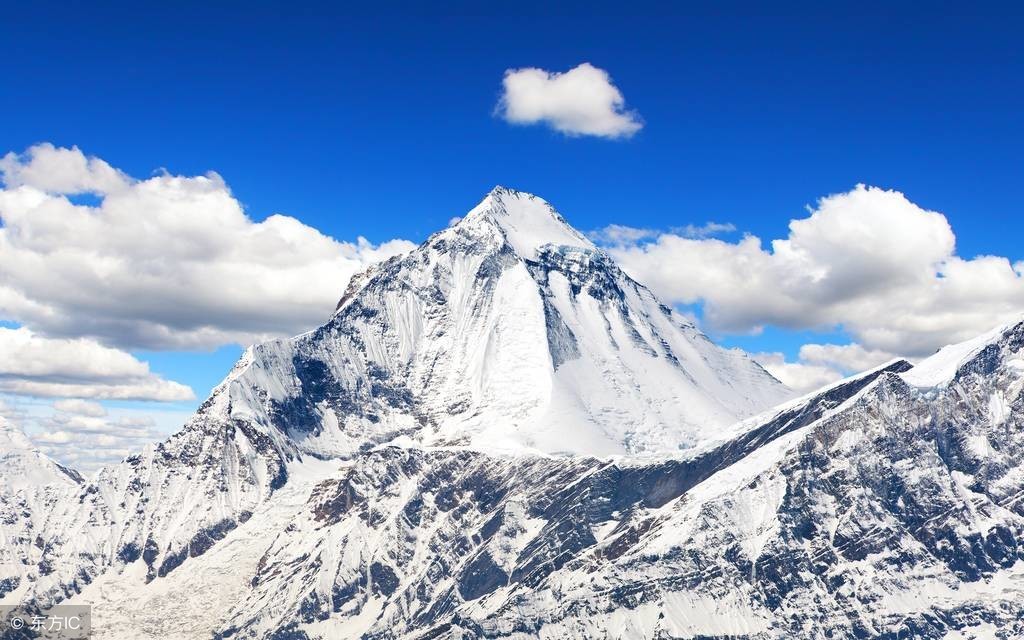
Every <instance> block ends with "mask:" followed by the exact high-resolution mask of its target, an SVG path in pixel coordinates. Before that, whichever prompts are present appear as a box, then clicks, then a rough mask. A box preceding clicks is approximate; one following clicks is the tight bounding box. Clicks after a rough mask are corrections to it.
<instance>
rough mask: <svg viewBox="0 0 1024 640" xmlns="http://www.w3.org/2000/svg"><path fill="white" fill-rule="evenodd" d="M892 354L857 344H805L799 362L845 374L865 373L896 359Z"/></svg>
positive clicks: (801, 349)
mask: <svg viewBox="0 0 1024 640" xmlns="http://www.w3.org/2000/svg"><path fill="white" fill-rule="evenodd" d="M897 357H898V356H896V355H895V354H893V353H889V352H888V351H880V350H877V349H865V348H864V347H862V346H861V345H859V344H842V345H840V344H805V345H803V346H802V347H800V360H801V361H802V362H807V363H811V364H815V365H821V366H827V367H833V368H835V369H838V370H840V371H843V372H845V373H857V372H858V371H866V370H868V369H872V368H874V367H877V366H878V365H880V364H885V363H886V362H889V361H890V360H894V359H896V358H897Z"/></svg>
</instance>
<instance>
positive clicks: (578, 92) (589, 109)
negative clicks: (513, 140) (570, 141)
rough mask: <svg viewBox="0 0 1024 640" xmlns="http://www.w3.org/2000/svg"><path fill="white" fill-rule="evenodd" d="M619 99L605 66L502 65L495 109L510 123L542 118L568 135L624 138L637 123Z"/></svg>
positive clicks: (541, 121)
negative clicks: (559, 69) (547, 67)
mask: <svg viewBox="0 0 1024 640" xmlns="http://www.w3.org/2000/svg"><path fill="white" fill-rule="evenodd" d="M625 105H626V99H625V98H624V97H623V96H622V92H621V91H619V89H618V88H617V87H616V86H615V85H614V84H612V81H611V77H610V76H609V75H608V72H607V71H605V70H604V69H599V68H597V67H595V66H594V65H592V64H590V63H588V62H584V63H583V64H581V65H579V66H578V67H575V68H573V69H570V70H569V71H566V72H564V73H558V72H552V71H545V70H544V69H537V68H532V67H531V68H525V69H509V70H507V71H506V72H505V77H504V79H503V80H502V95H501V99H500V100H499V102H498V107H497V109H496V113H497V114H498V115H499V116H500V117H502V118H504V119H505V121H507V122H509V123H512V124H521V125H530V124H546V125H548V126H550V127H551V128H552V129H554V130H555V131H558V132H560V133H564V134H565V135H568V136H597V137H601V138H628V137H630V136H632V135H633V134H635V133H636V132H637V131H639V130H640V129H641V128H642V127H643V123H642V122H641V121H640V116H639V114H637V113H636V112H635V111H629V110H627V109H626V107H625Z"/></svg>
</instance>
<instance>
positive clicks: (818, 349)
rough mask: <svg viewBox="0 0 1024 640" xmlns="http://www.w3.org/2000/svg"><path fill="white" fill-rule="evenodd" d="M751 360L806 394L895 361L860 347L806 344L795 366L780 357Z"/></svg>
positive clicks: (755, 356)
mask: <svg viewBox="0 0 1024 640" xmlns="http://www.w3.org/2000/svg"><path fill="white" fill-rule="evenodd" d="M751 357H752V358H753V359H754V360H755V361H757V362H758V363H759V364H760V365H761V366H762V367H764V368H765V369H766V370H767V371H768V372H769V373H771V374H772V375H773V376H775V377H776V378H778V379H779V380H781V381H782V383H783V384H785V385H786V386H788V387H789V388H791V389H793V390H795V391H798V392H800V393H807V392H810V391H814V390H815V389H820V388H821V387H823V386H825V385H827V384H830V383H832V382H835V381H836V380H839V379H841V378H845V377H846V376H849V375H852V374H854V373H859V372H861V371H866V370H868V369H872V368H874V367H877V366H879V365H882V364H885V363H886V362H889V361H891V360H894V359H896V358H897V356H896V355H894V354H892V353H889V352H887V351H879V350H871V349H865V348H864V347H862V346H861V345H859V344H856V343H851V344H805V345H803V346H801V347H800V353H799V357H798V360H797V361H796V362H790V361H788V360H786V357H785V355H784V354H782V353H775V352H773V353H754V354H751Z"/></svg>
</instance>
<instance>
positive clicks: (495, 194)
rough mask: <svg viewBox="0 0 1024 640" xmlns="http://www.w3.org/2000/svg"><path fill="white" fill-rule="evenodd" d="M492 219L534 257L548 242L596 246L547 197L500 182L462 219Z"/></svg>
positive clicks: (526, 254) (523, 252)
mask: <svg viewBox="0 0 1024 640" xmlns="http://www.w3.org/2000/svg"><path fill="white" fill-rule="evenodd" d="M480 218H490V219H491V220H493V221H494V222H495V223H496V224H497V225H498V227H499V228H500V229H501V231H502V233H503V234H504V235H505V239H506V240H507V241H508V243H509V244H510V245H511V246H512V248H513V249H515V251H516V253H518V254H519V255H521V256H523V257H524V258H527V259H529V260H535V259H536V258H537V255H538V251H539V249H540V248H541V247H545V246H548V245H554V246H568V247H577V248H582V249H593V248H594V244H593V243H592V242H591V241H590V240H589V239H588V238H587V237H586V236H585V235H583V234H582V233H580V232H579V231H577V230H576V229H574V228H573V227H572V226H571V225H570V224H569V223H568V222H566V220H565V218H563V217H562V215H561V214H559V213H558V211H556V210H555V208H554V207H552V206H551V205H550V204H548V202H547V201H546V200H544V199H543V198H541V197H538V196H535V195H533V194H532V193H527V192H525V191H519V190H517V189H511V188H509V187H504V186H501V185H498V186H496V187H494V188H493V189H491V191H490V192H489V193H488V194H487V195H486V196H485V197H484V199H483V200H481V201H480V204H478V205H477V206H475V207H474V208H473V209H472V210H471V211H470V212H469V213H468V214H466V216H465V218H464V219H463V220H464V221H466V222H467V223H469V222H471V221H473V220H476V219H480Z"/></svg>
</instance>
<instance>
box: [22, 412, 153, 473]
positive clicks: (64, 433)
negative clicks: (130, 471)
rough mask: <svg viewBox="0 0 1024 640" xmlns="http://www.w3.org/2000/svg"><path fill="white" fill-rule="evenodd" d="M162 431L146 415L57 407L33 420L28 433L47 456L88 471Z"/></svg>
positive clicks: (137, 449)
mask: <svg viewBox="0 0 1024 640" xmlns="http://www.w3.org/2000/svg"><path fill="white" fill-rule="evenodd" d="M166 435H167V434H166V433H163V432H161V431H160V430H158V429H157V428H156V425H155V423H154V421H153V420H152V419H151V418H149V417H148V416H121V417H108V416H88V415H81V414H77V413H74V412H71V413H69V412H65V411H60V410H58V411H57V412H55V413H53V414H52V415H50V416H48V417H46V418H42V419H38V420H36V424H35V428H34V430H33V432H32V433H30V434H29V437H30V438H31V440H32V441H33V443H34V444H35V445H36V446H37V447H39V450H40V451H42V452H43V453H45V454H47V455H48V456H50V457H52V458H54V459H56V460H59V461H60V462H61V463H63V464H65V465H69V466H71V467H73V468H75V469H77V470H79V471H84V472H91V471H95V470H96V469H98V468H99V467H101V466H103V465H105V464H111V463H115V462H118V461H120V460H122V459H124V458H125V457H127V456H129V455H133V454H136V453H139V452H140V451H141V450H142V448H143V447H144V446H145V445H147V444H149V443H151V442H156V441H158V440H162V439H163V438H165V437H166Z"/></svg>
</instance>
